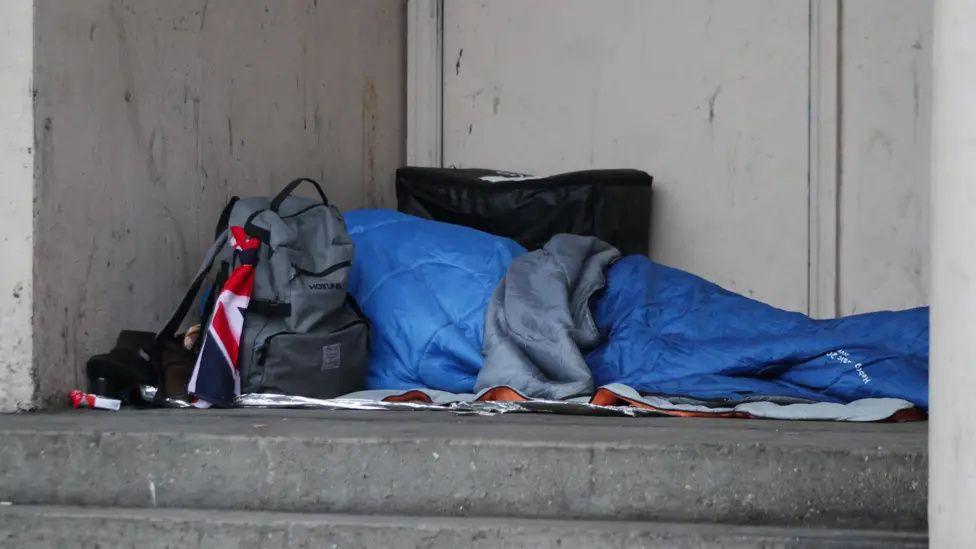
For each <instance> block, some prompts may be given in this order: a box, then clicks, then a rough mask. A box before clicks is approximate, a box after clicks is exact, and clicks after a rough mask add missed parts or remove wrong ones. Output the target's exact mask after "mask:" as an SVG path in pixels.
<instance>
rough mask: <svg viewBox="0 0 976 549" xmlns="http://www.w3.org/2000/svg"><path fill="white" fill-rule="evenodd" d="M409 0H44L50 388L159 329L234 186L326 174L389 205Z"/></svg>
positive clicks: (40, 91) (40, 149) (332, 184)
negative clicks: (125, 340) (127, 335)
mask: <svg viewBox="0 0 976 549" xmlns="http://www.w3.org/2000/svg"><path fill="white" fill-rule="evenodd" d="M404 12H405V8H404V4H403V2H402V0H357V1H356V2H345V1H340V0H335V1H327V0H287V1H275V2H268V1H264V2H263V1H258V0H209V1H207V0H167V1H166V2H157V1H151V0H131V1H125V0H76V1H72V2H62V1H59V0H37V2H36V29H37V30H36V36H35V41H36V48H35V51H36V59H35V64H34V67H35V91H36V122H35V139H36V146H37V168H36V170H37V172H36V173H37V175H36V193H37V200H36V218H37V234H36V243H35V269H36V276H35V279H34V286H35V295H36V303H35V307H34V314H35V318H34V320H35V323H34V324H35V333H34V347H35V349H36V356H35V364H36V367H37V373H38V383H39V389H40V394H41V396H42V397H43V398H45V399H48V400H49V399H51V398H55V399H56V398H59V397H60V395H61V394H63V392H64V391H65V390H67V389H69V388H72V387H75V386H80V385H82V384H83V383H84V375H83V368H84V361H85V360H86V359H87V357H88V356H90V355H91V354H93V353H96V352H103V351H105V350H107V349H109V348H110V347H111V345H112V343H113V341H114V338H115V335H116V334H117V332H118V331H119V329H121V328H135V329H145V330H155V329H157V328H158V327H159V325H160V323H161V322H162V321H163V319H164V318H165V317H166V316H167V315H168V314H169V312H170V311H171V309H172V308H173V307H174V305H175V304H176V302H177V300H178V299H179V297H180V295H181V293H182V292H183V291H184V290H185V288H186V286H187V284H188V281H189V278H190V276H191V275H192V273H193V271H194V270H195V269H196V268H197V266H198V262H199V260H200V256H201V254H202V252H203V250H204V249H205V247H206V245H207V244H208V243H209V241H210V240H211V239H212V238H213V224H214V223H215V222H216V217H217V215H218V214H219V212H220V209H221V207H222V206H223V204H224V203H225V202H226V201H227V199H228V198H229V197H230V196H232V195H235V194H240V195H254V194H270V193H273V192H275V191H276V190H277V189H278V188H280V187H281V186H282V185H284V184H285V183H286V182H287V181H288V180H290V179H291V178H293V177H298V176H311V177H314V178H317V179H319V180H321V181H322V182H324V184H325V187H326V190H327V192H328V194H329V197H330V199H331V200H332V201H333V202H335V203H337V204H338V205H340V206H341V207H342V208H346V209H349V208H357V207H362V206H367V205H369V206H374V205H380V206H392V205H393V204H394V192H393V171H394V169H395V168H396V167H397V166H399V165H400V164H401V163H402V159H403V150H404V112H405V108H404V91H403V90H404V57H403V43H404V40H405V37H404V32H405V23H404V21H405V19H404V17H405V15H404Z"/></svg>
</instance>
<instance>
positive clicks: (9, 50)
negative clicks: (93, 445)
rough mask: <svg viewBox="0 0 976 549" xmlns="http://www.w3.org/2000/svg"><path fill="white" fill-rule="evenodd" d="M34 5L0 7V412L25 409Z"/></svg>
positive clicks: (15, 2) (10, 0)
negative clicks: (0, 261)
mask: <svg viewBox="0 0 976 549" xmlns="http://www.w3.org/2000/svg"><path fill="white" fill-rule="evenodd" d="M33 29H34V21H33V1H32V0H6V1H4V2H0V250H2V253H3V267H2V268H0V412H9V411H13V410H19V409H24V408H28V407H30V403H31V397H32V393H33V390H34V384H33V379H32V375H31V368H32V362H31V360H32V353H31V303H32V291H31V272H32V261H31V258H32V256H33V253H32V252H33V216H32V215H31V212H32V210H33V206H32V203H33V199H34V155H33V147H34V144H33V134H34V128H33V120H34V118H33V112H32V109H31V87H32V84H31V80H32V70H33V64H32V60H33V48H32V40H33V38H32V37H33Z"/></svg>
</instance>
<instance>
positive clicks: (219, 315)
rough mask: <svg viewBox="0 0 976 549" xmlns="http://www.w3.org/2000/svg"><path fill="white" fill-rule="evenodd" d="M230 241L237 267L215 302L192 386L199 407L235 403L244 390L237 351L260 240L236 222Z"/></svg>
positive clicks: (235, 266) (226, 405) (249, 297)
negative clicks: (238, 367) (242, 388)
mask: <svg viewBox="0 0 976 549" xmlns="http://www.w3.org/2000/svg"><path fill="white" fill-rule="evenodd" d="M228 243H229V244H230V245H231V246H232V247H233V248H234V260H233V265H234V269H233V271H231V273H230V276H228V277H227V281H226V282H225V283H224V285H223V287H222V288H221V289H220V294H219V295H218V296H217V299H216V301H215V303H214V310H213V314H212V315H211V317H210V322H209V323H208V324H207V329H206V331H205V332H204V340H203V346H202V347H201V348H200V355H199V356H198V357H197V363H196V366H195V367H194V368H193V375H191V376H190V383H189V386H188V391H189V393H190V396H191V397H193V405H194V406H196V407H198V408H209V407H210V406H222V407H230V406H233V405H234V399H235V397H237V396H238V395H240V394H241V377H240V372H239V371H238V369H237V355H238V351H239V349H240V343H241V331H242V330H243V328H244V312H245V311H246V310H247V306H248V304H249V303H250V302H251V293H252V292H253V290H254V267H255V265H257V262H258V247H259V246H260V241H258V239H256V238H253V237H250V236H248V235H247V233H245V232H244V229H243V228H241V227H237V226H234V227H231V228H230V239H229V240H228Z"/></svg>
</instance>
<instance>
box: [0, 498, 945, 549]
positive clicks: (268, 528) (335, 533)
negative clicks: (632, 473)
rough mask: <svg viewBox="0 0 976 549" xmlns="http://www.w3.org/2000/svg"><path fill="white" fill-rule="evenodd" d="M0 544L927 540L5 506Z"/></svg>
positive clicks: (866, 534) (916, 540)
mask: <svg viewBox="0 0 976 549" xmlns="http://www.w3.org/2000/svg"><path fill="white" fill-rule="evenodd" d="M0 546H4V547H19V548H25V549H26V548H40V547H65V546H70V547H120V548H124V547H131V548H133V549H135V548H138V549H152V548H170V547H207V548H210V549H222V548H226V549H238V548H240V549H250V548H255V549H256V548H268V549H273V548H282V549H283V548H313V547H315V548H318V547H332V548H342V547H350V548H351V547H401V548H405V547H418V548H419V547H423V548H429V549H459V548H472V549H487V548H494V547H507V548H511V549H520V548H522V549H537V548H553V549H555V548H560V549H577V548H578V549H611V548H613V549H619V548H621V547H669V548H678V549H681V548H689V549H690V548H695V549H709V548H739V549H746V548H757V549H758V548H764V549H767V548H771V547H778V548H796V549H800V548H803V549H814V548H823V547H827V548H837V549H839V548H859V549H869V548H870V549H882V548H884V549H888V548H904V549H907V548H923V547H927V539H926V536H925V535H924V534H914V533H895V532H880V531H870V530H868V531H864V530H827V529H815V528H782V527H756V526H730V525H722V524H675V523H656V522H628V521H566V520H552V519H505V518H457V517H404V516H361V515H338V514H298V513H271V512H266V511H249V512H247V511H206V510H193V509H112V508H82V507H62V506H12V507H3V508H0Z"/></svg>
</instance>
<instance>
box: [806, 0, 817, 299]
mask: <svg viewBox="0 0 976 549" xmlns="http://www.w3.org/2000/svg"><path fill="white" fill-rule="evenodd" d="M814 2H816V0H809V1H808V2H807V315H811V314H813V308H814V297H815V294H816V292H814V290H813V276H811V271H812V270H813V259H812V257H813V215H814V211H813V207H814V201H813V200H812V197H813V161H814V158H813V139H811V137H812V133H813V132H811V131H810V130H811V128H812V126H813V122H814V120H813V57H814V54H813V48H814V40H813V31H814V28H813V4H814ZM817 253H819V251H818V252H817Z"/></svg>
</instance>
